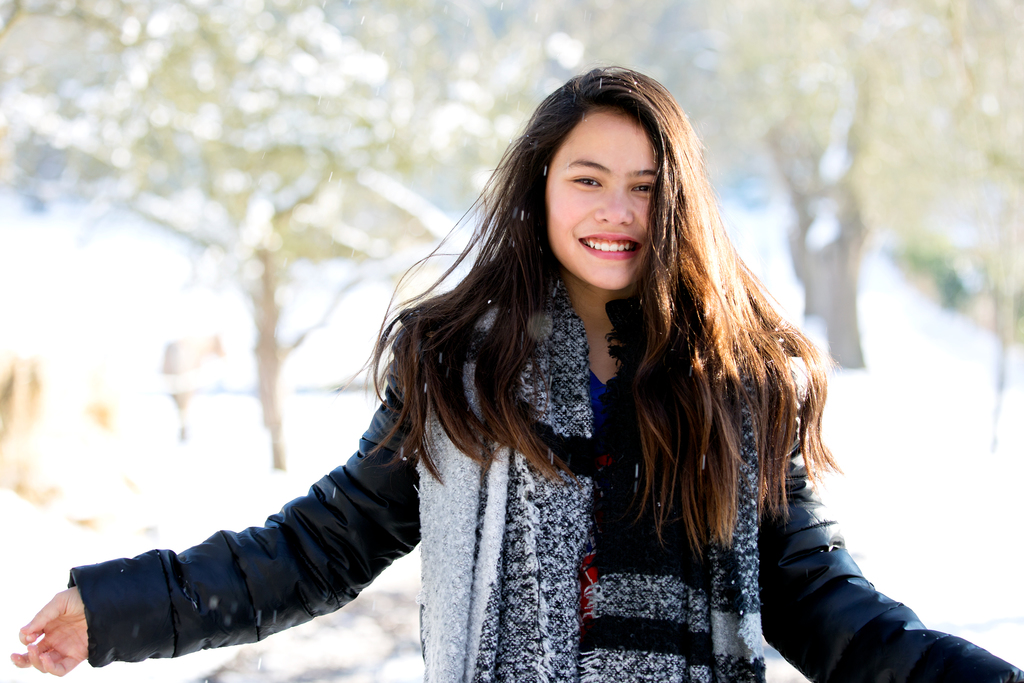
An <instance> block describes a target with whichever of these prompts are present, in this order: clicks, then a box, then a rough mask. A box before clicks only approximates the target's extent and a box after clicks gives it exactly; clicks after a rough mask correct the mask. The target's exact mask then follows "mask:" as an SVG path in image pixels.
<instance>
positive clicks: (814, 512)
mask: <svg viewBox="0 0 1024 683" xmlns="http://www.w3.org/2000/svg"><path fill="white" fill-rule="evenodd" d="M787 494H788V509H789V515H788V518H787V519H785V520H767V519H766V520H764V521H763V522H762V525H761V531H760V553H761V602H762V626H763V629H764V635H765V638H766V639H767V640H768V642H769V643H771V645H772V646H773V647H775V648H776V649H777V650H779V652H780V653H782V655H783V656H784V657H785V658H786V659H788V660H789V661H790V662H791V663H793V664H794V665H795V666H796V667H797V668H798V669H799V670H800V671H802V672H803V673H804V675H806V676H807V677H808V678H810V679H811V680H812V681H817V682H818V683H869V682H875V681H886V682H892V683H1011V682H1013V683H1019V682H1022V681H1024V673H1022V672H1021V671H1020V670H1019V669H1017V668H1016V667H1013V666H1011V665H1010V664H1008V663H1006V662H1004V661H1003V660H1001V659H999V658H998V657H996V656H994V655H992V654H991V653H989V652H988V651H986V650H983V649H981V648H979V647H976V646H974V645H972V644H971V643H969V642H967V641H965V640H963V639H961V638H957V637H955V636H951V635H948V634H945V633H940V632H938V631H931V630H928V629H926V628H925V627H924V625H923V624H922V623H921V622H920V621H919V620H918V618H917V615H916V614H914V612H913V611H911V610H910V609H909V608H907V607H906V606H905V605H903V604H901V603H899V602H896V601H894V600H891V599H889V598H887V597H886V596H884V595H882V594H881V593H879V592H878V591H876V590H875V589H874V587H873V586H872V585H871V584H870V583H869V582H868V581H867V579H865V578H864V576H863V574H862V573H861V571H860V568H859V567H858V566H857V564H856V563H855V562H854V561H853V558H851V557H850V555H849V553H848V552H847V551H846V549H845V543H844V541H843V537H842V534H841V533H840V532H839V528H838V526H837V524H836V522H835V521H833V520H832V519H830V518H829V517H828V513H827V511H826V510H825V508H824V505H823V504H822V502H821V500H820V499H819V498H818V496H817V495H816V494H815V493H814V491H813V490H812V488H811V486H810V483H809V482H808V479H807V472H806V469H805V467H804V462H803V458H802V457H801V456H800V455H799V453H798V452H795V453H794V455H793V458H792V462H791V465H790V472H789V477H788V480H787Z"/></svg>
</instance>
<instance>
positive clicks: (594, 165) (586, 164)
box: [565, 159, 658, 178]
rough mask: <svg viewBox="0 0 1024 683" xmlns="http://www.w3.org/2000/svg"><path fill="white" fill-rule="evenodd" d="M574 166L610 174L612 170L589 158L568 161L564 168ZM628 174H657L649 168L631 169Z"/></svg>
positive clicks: (644, 175)
mask: <svg viewBox="0 0 1024 683" xmlns="http://www.w3.org/2000/svg"><path fill="white" fill-rule="evenodd" d="M575 166H583V167H585V168H592V169H594V170H595V171H601V172H603V173H608V174H610V173H611V172H612V171H611V169H610V168H608V167H607V166H605V165H604V164H599V163H597V162H596V161H591V160H590V159H577V160H576V161H570V162H569V163H568V164H566V165H565V169H566V170H569V169H570V168H573V167H575ZM629 175H630V177H636V178H640V177H647V176H656V175H658V174H657V173H656V172H655V171H652V170H650V169H644V170H642V171H633V172H632V173H630V174H629Z"/></svg>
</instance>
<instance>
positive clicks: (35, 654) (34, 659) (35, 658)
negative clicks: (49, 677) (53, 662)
mask: <svg viewBox="0 0 1024 683" xmlns="http://www.w3.org/2000/svg"><path fill="white" fill-rule="evenodd" d="M27 656H28V662H29V664H31V665H32V666H34V667H35V668H36V669H39V670H40V671H42V672H44V673H45V671H46V669H44V668H43V663H42V662H41V661H40V660H39V646H38V645H35V644H33V645H29V646H28V655H27Z"/></svg>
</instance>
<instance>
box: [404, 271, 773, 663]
mask: <svg viewBox="0 0 1024 683" xmlns="http://www.w3.org/2000/svg"><path fill="white" fill-rule="evenodd" d="M613 307H614V310H613ZM546 313H547V318H548V320H547V321H546V322H547V324H546V325H542V326H541V327H542V328H543V332H542V335H541V336H542V337H543V338H542V339H541V340H539V348H538V353H537V355H536V358H537V360H536V364H537V367H532V368H528V370H527V372H526V373H524V379H523V390H522V391H523V396H524V398H526V399H528V400H530V401H531V403H532V405H534V406H537V407H538V410H539V412H540V414H541V420H540V422H541V424H540V425H539V431H540V432H541V436H542V437H543V438H545V440H546V441H548V443H549V445H551V446H552V457H555V456H556V455H557V456H558V457H560V458H562V459H563V460H564V461H565V462H566V463H567V464H569V466H570V468H571V469H572V471H573V473H574V474H576V476H577V480H576V481H572V480H571V479H570V478H569V477H564V481H562V482H554V481H551V480H549V479H547V478H545V477H544V476H542V475H540V474H538V473H537V472H536V471H535V470H533V469H532V468H531V467H530V466H529V465H528V464H527V461H526V459H525V457H524V456H523V455H522V454H520V453H517V452H513V451H511V450H509V449H506V450H504V451H503V452H500V453H498V454H497V455H496V457H495V459H494V461H493V462H492V463H491V465H490V467H488V468H487V471H486V473H483V472H482V470H481V467H480V465H479V464H478V463H476V462H474V461H473V460H471V459H470V458H468V457H466V456H465V455H464V454H463V453H461V452H459V451H458V450H457V449H456V448H455V446H454V445H453V444H452V443H451V441H450V440H449V439H448V438H447V436H446V435H445V433H444V430H443V429H442V428H441V426H440V424H439V423H438V422H437V421H436V420H433V421H432V422H431V424H430V425H429V426H428V427H429V439H430V444H431V448H432V454H433V457H434V462H435V464H436V465H437V468H438V470H439V472H440V475H441V480H440V481H438V480H437V479H435V478H434V477H433V476H431V475H430V474H429V473H428V472H427V471H426V470H425V468H424V467H423V466H422V464H421V465H420V482H421V484H420V525H421V535H422V541H421V546H420V548H421V550H420V552H421V557H422V563H423V566H422V591H421V594H420V604H421V608H420V628H421V637H422V642H423V653H424V661H425V666H426V670H425V676H424V681H426V683H455V682H459V683H478V682H479V683H485V682H489V681H501V682H506V681H507V682H515V683H521V682H524V681H545V682H556V681H557V682H561V681H583V682H584V683H587V682H590V681H638V682H639V681H673V682H684V683H688V682H693V683H697V682H710V681H720V682H725V681H730V682H732V681H737V682H739V681H742V682H746V681H757V682H763V681H764V655H763V650H762V644H761V643H762V641H761V618H760V599H759V596H758V554H757V511H756V502H755V500H756V493H755V492H756V490H757V488H756V487H757V455H756V451H755V449H754V446H753V443H754V439H753V431H752V428H751V425H750V422H749V419H746V420H745V422H744V434H743V458H744V467H743V475H744V476H743V477H742V478H741V479H742V481H741V490H740V492H739V500H740V508H739V514H738V516H737V522H736V526H735V528H734V531H733V545H732V546H731V547H730V548H722V547H719V546H715V545H712V546H709V547H708V548H705V549H704V553H703V555H704V559H703V561H700V562H699V561H697V560H694V559H692V553H691V552H690V550H689V548H688V546H687V545H686V543H685V540H684V539H685V536H682V535H681V533H677V534H675V535H672V534H670V535H669V536H667V537H666V538H667V540H666V544H665V545H664V546H661V545H659V544H658V543H657V541H656V540H655V538H654V536H653V527H650V526H646V527H645V526H643V525H642V523H641V524H640V525H633V523H632V520H631V519H629V520H626V519H625V518H626V517H627V515H625V514H624V513H625V512H626V509H625V507H623V506H626V507H628V501H629V500H631V496H632V493H633V492H634V491H635V487H636V483H635V481H634V477H635V476H636V474H635V473H637V472H639V469H638V467H637V465H636V463H639V452H640V445H639V436H638V432H637V431H636V424H635V423H636V421H635V417H634V416H635V408H634V406H633V403H632V400H631V396H630V395H629V394H630V392H629V381H630V379H631V377H632V374H631V373H632V368H631V367H630V347H631V346H632V351H633V352H634V353H633V356H634V357H635V356H636V353H635V352H636V351H637V345H638V344H639V343H640V341H639V340H640V339H641V337H639V336H638V335H637V334H636V331H637V330H638V329H639V317H638V316H637V315H635V313H636V311H635V309H633V308H632V306H631V304H630V303H629V302H613V304H611V305H609V315H610V316H611V317H612V322H613V324H614V325H615V327H616V336H617V338H618V340H619V341H620V342H622V347H620V348H619V349H618V350H617V351H616V355H617V356H618V359H619V361H620V372H619V375H618V377H617V378H616V379H613V380H611V381H610V382H609V383H608V393H609V394H610V395H611V398H610V402H609V404H608V413H609V421H608V426H607V427H606V431H608V432H610V433H611V434H612V438H611V439H609V448H610V450H611V452H612V455H613V458H614V463H615V465H614V466H613V467H610V468H607V470H601V471H600V472H596V471H595V470H594V468H593V454H594V450H593V448H594V445H593V443H592V439H593V410H592V408H591V403H590V384H589V382H590V375H589V347H588V344H587V338H586V331H585V329H584V327H583V323H582V322H581V321H580V319H579V318H578V317H577V316H576V314H575V313H574V312H573V309H572V306H571V304H570V302H569V299H568V296H567V294H566V292H565V288H564V285H562V283H561V282H558V283H556V285H555V286H554V288H553V294H552V296H551V298H550V300H549V302H548V305H547V311H546ZM489 320H493V318H491V317H489V316H485V318H484V319H483V320H482V321H481V323H480V326H479V327H480V329H481V330H484V331H485V330H486V329H487V328H488V326H489V324H490V323H489ZM623 348H624V349H625V352H623V351H622V349H623ZM463 372H464V378H465V380H466V386H467V387H472V386H473V382H472V377H473V372H474V364H473V362H472V361H470V362H468V363H467V364H466V366H465V367H464V369H463ZM538 378H543V379H544V382H545V384H544V385H543V386H542V387H540V388H538V387H537V384H538V383H539V382H537V381H536V380H537V379H538ZM469 398H470V405H474V404H475V398H474V397H473V396H472V395H471V396H470V397H469ZM595 477H606V478H608V479H609V480H608V481H605V482H602V485H601V486H595ZM595 491H598V492H599V500H597V501H595ZM609 491H610V492H611V493H610V494H609ZM595 509H601V510H603V511H604V514H603V517H604V518H605V520H606V522H605V524H603V527H604V529H603V532H602V533H601V535H600V536H599V537H598V542H597V564H598V568H599V572H600V574H599V583H598V588H599V590H597V591H595V592H594V594H593V596H592V597H593V600H594V614H595V617H596V618H595V621H594V624H595V627H594V628H593V629H592V630H593V634H592V635H591V634H590V630H589V629H588V636H587V638H585V639H584V640H583V641H582V643H581V639H580V579H579V570H580V565H581V562H582V560H583V555H584V553H585V544H586V541H587V538H588V533H589V532H590V530H591V528H592V525H593V520H594V515H595ZM620 513H622V514H620ZM674 526H678V525H674Z"/></svg>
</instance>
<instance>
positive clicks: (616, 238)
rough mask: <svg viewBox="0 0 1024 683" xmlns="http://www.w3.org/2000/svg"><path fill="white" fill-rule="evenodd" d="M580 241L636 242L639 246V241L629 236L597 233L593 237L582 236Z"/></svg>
mask: <svg viewBox="0 0 1024 683" xmlns="http://www.w3.org/2000/svg"><path fill="white" fill-rule="evenodd" d="M580 239H582V240H601V241H604V242H636V243H637V244H640V240H638V239H637V238H635V237H632V236H630V235H620V234H612V233H603V232H602V233H597V234H594V235H584V236H583V237H581V238H580Z"/></svg>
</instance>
